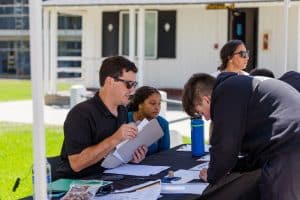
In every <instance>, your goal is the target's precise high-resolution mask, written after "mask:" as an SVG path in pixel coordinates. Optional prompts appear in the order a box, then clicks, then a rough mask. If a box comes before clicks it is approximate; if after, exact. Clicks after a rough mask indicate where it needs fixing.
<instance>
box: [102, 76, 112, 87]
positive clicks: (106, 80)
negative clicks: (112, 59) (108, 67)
mask: <svg viewBox="0 0 300 200" xmlns="http://www.w3.org/2000/svg"><path fill="white" fill-rule="evenodd" d="M113 81H114V79H113V78H112V77H110V76H108V77H106V79H105V81H104V83H106V84H107V85H111V84H112V82H113Z"/></svg>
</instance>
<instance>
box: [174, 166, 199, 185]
mask: <svg viewBox="0 0 300 200" xmlns="http://www.w3.org/2000/svg"><path fill="white" fill-rule="evenodd" d="M174 176H176V177H181V179H180V180H178V181H172V183H174V184H179V183H187V182H189V181H191V180H193V179H199V171H195V170H185V169H179V170H177V171H175V172H174Z"/></svg>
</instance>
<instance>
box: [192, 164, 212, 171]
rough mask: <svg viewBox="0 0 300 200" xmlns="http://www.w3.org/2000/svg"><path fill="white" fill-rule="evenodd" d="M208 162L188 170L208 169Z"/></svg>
mask: <svg viewBox="0 0 300 200" xmlns="http://www.w3.org/2000/svg"><path fill="white" fill-rule="evenodd" d="M208 164H209V163H208V162H205V163H201V164H199V165H196V166H195V167H192V168H190V170H195V171H200V170H201V169H203V168H208Z"/></svg>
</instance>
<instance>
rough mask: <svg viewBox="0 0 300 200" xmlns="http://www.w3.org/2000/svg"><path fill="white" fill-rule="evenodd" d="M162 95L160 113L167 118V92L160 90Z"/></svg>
mask: <svg viewBox="0 0 300 200" xmlns="http://www.w3.org/2000/svg"><path fill="white" fill-rule="evenodd" d="M159 93H160V96H161V103H160V112H159V115H160V116H162V117H164V118H166V116H167V98H168V97H167V92H165V91H162V90H159Z"/></svg>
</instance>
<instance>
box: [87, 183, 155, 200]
mask: <svg viewBox="0 0 300 200" xmlns="http://www.w3.org/2000/svg"><path fill="white" fill-rule="evenodd" d="M155 182H157V181H148V182H146V183H143V184H140V185H135V186H133V187H130V188H126V189H123V190H116V191H115V192H126V191H132V190H135V189H136V191H135V192H127V193H119V194H108V195H105V196H101V197H94V198H93V200H120V199H128V200H129V199H130V200H145V199H147V200H156V199H158V197H159V196H160V191H161V184H160V182H158V184H154V185H151V184H152V183H155ZM147 185H151V186H149V187H145V188H143V189H140V190H139V188H141V187H143V186H147Z"/></svg>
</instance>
